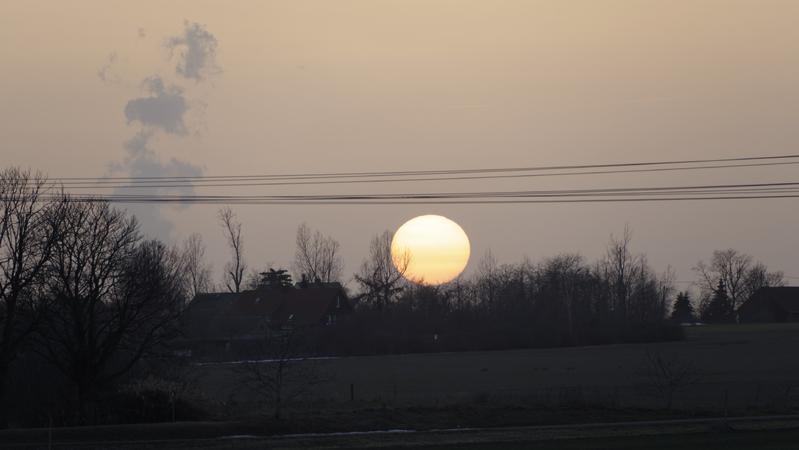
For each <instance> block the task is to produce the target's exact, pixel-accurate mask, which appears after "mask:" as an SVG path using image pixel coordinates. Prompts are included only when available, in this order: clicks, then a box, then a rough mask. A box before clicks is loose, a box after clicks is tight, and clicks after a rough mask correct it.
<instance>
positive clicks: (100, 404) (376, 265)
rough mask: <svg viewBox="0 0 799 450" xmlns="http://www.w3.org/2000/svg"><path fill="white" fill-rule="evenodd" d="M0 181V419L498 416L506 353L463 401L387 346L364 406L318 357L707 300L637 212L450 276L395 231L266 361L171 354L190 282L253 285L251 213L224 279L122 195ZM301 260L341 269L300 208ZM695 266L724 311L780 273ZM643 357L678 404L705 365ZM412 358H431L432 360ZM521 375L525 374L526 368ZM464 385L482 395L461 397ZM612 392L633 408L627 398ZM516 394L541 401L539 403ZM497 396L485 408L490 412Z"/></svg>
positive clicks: (1, 422) (538, 332) (641, 333)
mask: <svg viewBox="0 0 799 450" xmlns="http://www.w3.org/2000/svg"><path fill="white" fill-rule="evenodd" d="M0 193H2V195H0V426H3V427H5V426H7V425H11V426H14V427H41V426H75V425H102V424H120V423H144V422H177V421H193V420H231V419H240V418H242V416H259V417H260V416H262V415H264V414H266V415H268V416H269V417H271V419H270V420H271V421H272V422H270V423H271V424H272V425H270V426H273V427H274V429H275V430H289V429H293V428H292V427H293V426H294V425H292V424H293V423H298V419H297V417H301V418H302V420H303V421H304V423H306V424H310V425H306V426H305V428H302V430H304V431H312V430H314V429H318V430H324V429H329V428H328V426H327V425H326V424H325V422H324V421H323V420H322V421H319V422H314V421H312V420H310V418H311V417H312V416H309V415H308V411H312V410H317V411H318V410H322V411H324V412H325V413H329V414H330V415H331V416H325V417H333V416H335V415H336V414H338V412H340V411H342V405H347V406H346V407H345V408H344V409H345V410H347V409H349V410H350V413H348V415H347V417H351V418H352V420H353V421H354V422H349V425H340V426H339V425H337V426H336V427H334V428H335V429H342V430H343V429H347V427H357V426H359V425H358V423H357V420H356V419H355V418H357V417H358V414H356V413H353V412H352V411H368V413H366V414H367V415H369V416H375V414H374V411H373V409H374V408H378V410H379V411H382V412H383V413H386V414H388V412H389V411H395V413H391V414H396V416H391V415H389V416H390V417H393V418H391V419H390V420H387V421H386V422H380V423H378V424H376V423H373V422H369V425H368V426H367V427H372V426H378V425H380V426H382V425H385V426H390V425H391V424H394V425H397V426H399V425H401V424H402V423H405V422H404V420H405V419H401V420H400V419H397V417H410V416H413V415H414V414H416V413H415V412H414V411H415V410H414V409H413V408H427V409H421V410H417V412H418V411H421V412H419V413H418V414H417V415H416V416H415V417H416V418H417V419H418V421H419V422H420V423H421V422H422V421H423V420H424V419H423V417H425V416H427V417H436V415H437V414H438V413H437V412H436V411H439V410H437V409H435V408H443V409H441V410H440V411H444V412H443V413H441V417H442V420H441V423H442V424H444V425H446V426H449V424H450V422H448V421H447V420H445V419H444V417H445V416H448V415H450V414H451V413H452V410H451V408H456V407H458V406H456V405H458V404H461V405H462V404H470V402H472V401H476V402H477V404H479V405H483V406H482V407H480V408H479V410H480V411H482V412H480V413H478V414H477V416H476V417H479V420H478V419H476V420H474V421H468V423H469V424H474V425H478V424H480V423H483V424H486V423H487V422H486V421H487V420H489V419H492V420H495V421H498V422H495V423H489V425H499V424H500V422H502V421H506V423H510V422H513V420H511V418H510V417H509V416H505V415H502V414H499V413H498V412H497V411H499V409H497V408H506V409H507V408H509V407H511V406H512V405H511V404H508V403H504V402H503V401H502V399H501V397H496V396H495V395H493V394H487V395H486V396H485V399H484V400H481V399H482V398H483V394H482V392H483V391H484V390H486V388H485V387H480V386H487V384H490V383H491V382H492V380H494V378H492V377H491V376H486V374H493V372H494V371H502V370H507V367H505V368H503V367H502V366H496V365H494V364H492V363H484V364H483V363H479V362H478V363H476V364H477V365H479V367H471V368H470V370H472V369H473V370H477V371H478V372H477V373H472V372H469V374H468V375H467V374H464V375H463V377H464V379H466V380H472V381H475V380H477V381H475V383H476V385H472V386H471V387H470V388H469V389H470V390H466V391H465V392H461V393H458V394H453V396H454V398H456V400H455V401H446V400H441V404H438V405H436V404H433V405H430V404H429V402H427V401H426V400H422V399H429V398H433V397H435V396H431V392H433V391H432V390H428V391H425V390H421V391H420V392H418V393H417V394H416V397H413V398H412V399H410V400H409V401H408V402H403V403H402V404H399V403H395V404H392V402H396V400H397V398H398V397H400V396H402V395H403V394H401V393H399V392H398V390H399V391H402V390H404V389H405V387H404V386H403V384H404V380H398V379H396V376H394V375H391V374H390V373H383V374H382V375H381V370H384V369H386V367H390V365H388V364H390V360H388V359H387V360H381V361H379V362H378V363H377V364H372V365H371V366H369V365H368V364H367V367H366V368H365V369H364V370H365V371H364V372H362V373H361V375H360V376H364V374H366V376H369V377H371V378H372V379H373V381H372V382H373V383H375V385H379V386H380V388H379V390H380V391H381V392H382V394H381V395H380V396H376V397H375V396H372V397H370V398H368V400H365V401H366V402H367V404H358V405H357V408H355V409H354V410H353V404H352V403H350V404H347V403H346V402H356V401H360V400H359V399H361V398H362V396H363V392H364V390H365V391H366V392H368V391H369V389H371V388H370V387H369V384H368V383H362V382H354V381H353V380H352V379H348V378H347V376H346V375H345V374H346V372H344V374H342V373H341V372H337V369H336V368H335V367H336V364H335V363H334V362H333V361H344V360H320V361H316V360H314V359H313V358H314V357H318V356H337V357H341V356H348V355H386V354H405V353H416V352H418V353H431V352H432V353H437V352H449V351H485V350H501V349H514V348H535V347H555V346H565V347H574V346H583V345H595V344H610V343H633V342H663V341H678V340H680V339H682V338H683V328H682V327H680V326H679V325H678V322H680V321H683V319H685V318H686V317H687V318H689V319H693V318H694V315H695V314H694V304H693V303H692V302H691V301H690V300H689V299H687V297H686V294H681V295H680V297H679V299H680V300H679V301H678V302H677V305H678V307H676V308H672V307H671V304H672V302H673V301H674V297H675V294H676V292H675V289H674V286H673V275H672V274H671V272H669V271H667V272H666V273H664V274H660V275H658V274H656V273H655V272H654V271H653V269H652V268H651V267H650V266H649V265H648V263H647V261H646V258H645V257H644V256H643V255H636V254H635V253H633V252H632V250H631V247H630V240H631V235H630V233H629V232H628V231H626V230H625V232H624V234H623V235H622V237H621V238H618V239H616V238H612V239H611V242H610V244H609V245H608V249H607V253H606V255H605V256H604V257H603V258H601V259H600V260H599V261H596V262H594V263H588V262H586V261H585V260H584V259H583V258H582V257H581V256H579V255H560V256H556V257H553V258H550V259H547V260H544V261H543V262H540V263H533V262H527V261H526V262H523V263H521V264H515V265H499V264H497V263H496V262H495V261H494V259H493V258H492V257H491V255H490V254H488V255H486V257H485V258H483V260H482V261H481V262H480V264H479V268H478V270H477V272H476V274H475V275H474V277H472V278H471V279H457V280H455V281H453V282H452V283H449V284H447V285H444V286H438V287H430V286H422V285H413V284H410V283H408V282H406V281H404V278H403V276H402V275H403V270H402V264H395V261H392V259H391V255H390V251H389V248H390V240H391V235H390V234H389V233H384V234H382V235H378V236H376V237H375V238H374V239H373V240H372V242H371V245H370V248H369V254H368V256H367V258H366V259H365V261H364V263H363V265H362V267H361V268H360V270H359V272H358V273H357V274H356V275H355V284H356V285H357V292H355V293H353V295H351V297H352V299H353V302H354V306H355V312H354V313H353V314H352V315H350V317H348V318H347V319H346V320H342V321H340V322H338V323H336V324H335V325H334V326H326V327H321V328H319V327H316V328H314V327H307V328H304V327H296V326H291V324H287V323H274V324H269V327H270V331H269V333H266V334H265V336H266V337H264V339H263V342H261V344H263V345H262V348H263V350H262V353H261V354H260V355H261V357H260V358H257V359H262V360H268V361H266V362H264V361H260V362H259V361H249V362H247V361H245V362H241V363H239V364H236V365H234V366H231V367H227V366H223V368H222V369H220V368H219V367H216V366H203V365H199V364H198V362H197V361H195V360H193V359H191V358H190V357H187V356H186V355H178V354H176V353H175V352H174V350H175V347H174V345H173V344H174V342H175V341H176V339H179V338H180V337H181V316H182V315H183V312H184V311H185V309H186V307H187V305H188V304H189V302H190V301H191V299H192V298H193V297H194V296H195V295H196V294H199V293H204V292H208V291H213V290H222V289H224V290H228V291H230V292H235V293H237V292H240V291H241V290H242V289H246V288H248V286H249V287H252V286H253V285H256V287H257V283H258V277H257V273H258V271H252V270H250V271H249V272H248V266H247V263H246V261H245V258H244V241H243V238H242V236H243V233H242V224H241V223H239V222H237V220H236V216H235V214H233V213H232V211H230V210H228V209H226V210H222V211H221V212H220V215H219V220H220V223H221V225H222V227H223V231H224V236H225V238H226V240H227V242H228V243H229V246H230V250H231V260H230V262H229V263H228V264H227V266H226V269H225V273H224V277H223V280H222V282H221V283H220V286H221V287H215V286H214V283H213V282H212V281H211V274H210V270H209V269H208V264H207V263H206V262H205V261H204V258H203V255H204V247H203V244H202V241H201V239H200V238H199V237H198V236H196V235H195V236H191V237H189V238H188V239H187V240H186V241H185V242H184V243H183V244H181V245H177V246H172V245H167V244H164V243H162V242H159V241H157V240H152V239H147V238H146V237H144V236H142V234H141V233H140V231H139V228H138V224H137V222H136V220H135V218H133V217H131V216H129V215H128V214H127V213H126V212H125V211H123V210H120V209H116V208H114V207H112V206H111V205H109V204H108V203H107V202H103V201H86V200H82V201H74V200H73V199H71V198H70V197H69V196H67V195H64V194H62V193H60V192H58V191H57V190H56V188H55V187H54V186H53V185H52V184H51V183H49V182H48V181H47V180H46V179H45V178H43V177H41V176H39V175H35V174H31V173H30V172H26V171H21V170H17V169H10V170H5V171H3V172H0ZM294 271H295V273H296V274H297V275H298V276H302V277H303V278H304V279H310V280H318V281H319V282H334V281H341V276H342V275H341V274H342V265H341V260H340V256H339V255H338V243H337V242H336V241H335V240H333V239H332V238H330V237H326V236H323V235H321V233H319V232H315V233H314V232H312V231H311V230H310V229H308V228H307V226H305V225H302V226H301V227H300V229H299V230H298V233H297V256H296V260H295V262H294ZM697 271H698V273H700V274H701V277H702V283H703V284H702V286H704V287H705V288H706V289H704V290H703V296H702V298H701V299H700V302H699V303H698V305H697V306H698V307H699V308H698V309H699V313H700V314H701V315H703V317H705V318H706V319H707V320H710V321H719V322H723V321H728V320H730V317H731V316H732V314H733V312H734V308H735V307H736V306H737V305H738V304H740V302H741V301H742V300H743V299H744V298H745V296H746V293H747V292H753V291H754V290H756V289H757V288H758V287H762V286H769V285H777V284H780V283H781V275H780V274H778V273H771V272H768V271H767V270H766V268H765V266H763V265H762V264H759V263H754V262H753V261H752V260H751V258H749V257H747V256H746V255H740V254H738V253H737V252H734V251H726V252H717V253H716V254H715V255H714V257H713V260H712V261H711V262H710V263H708V264H700V265H699V266H697ZM278 272H279V273H281V274H283V275H281V276H282V277H285V279H282V280H283V281H281V282H285V283H290V277H289V276H288V274H287V273H285V272H281V271H278ZM278 272H274V271H273V272H271V273H278ZM670 316H671V318H670ZM441 355H447V354H446V353H441ZM374 358H380V357H379V356H375V357H374ZM486 359H487V360H490V359H491V358H490V357H486ZM634 359H635V361H636V362H635V364H636V365H643V367H637V368H636V370H639V371H642V373H644V374H645V376H646V377H648V378H649V379H650V381H649V383H650V384H651V386H652V388H653V389H654V390H656V391H657V392H658V393H657V395H658V398H659V400H658V402H659V403H660V402H662V403H660V405H661V407H663V408H665V409H666V410H671V409H672V405H673V400H674V397H675V394H676V392H677V391H678V390H680V389H682V388H684V387H687V386H689V385H691V384H694V383H696V382H697V377H696V374H695V373H694V370H693V368H692V366H691V364H690V362H685V361H682V360H680V359H679V358H677V359H675V358H674V357H673V355H666V354H661V353H657V352H653V353H649V354H646V355H645V354H644V353H642V352H637V353H636V356H635V358H634ZM354 361H361V360H358V359H355V360H354ZM610 361H618V360H613V359H610ZM427 362H428V363H429V361H427ZM417 363H418V364H421V365H422V366H420V367H423V365H424V364H425V363H426V362H425V361H420V362H417ZM568 364H572V363H568ZM568 364H567V367H568ZM620 364H621V363H620ZM338 367H342V366H338ZM220 370H222V371H227V372H225V373H222V372H220ZM544 370H548V369H544ZM422 373H426V372H424V371H423V372H422ZM220 374H221V375H222V376H221V378H220ZM526 375H529V374H526ZM607 375H608V374H604V375H603V376H607ZM392 376H394V377H395V378H393V379H392ZM439 376H440V374H436V373H427V374H426V375H425V377H426V378H424V379H423V380H422V381H423V382H433V383H432V384H436V380H439V378H438V377H439ZM450 376H451V375H447V377H450ZM215 377H216V378H215ZM475 377H477V378H475ZM521 380H522V381H521V383H522V384H523V385H530V383H531V382H530V380H529V379H527V378H524V377H523V378H521ZM331 383H333V385H331ZM335 383H338V384H335ZM453 384H454V385H457V383H453ZM398 385H399V387H398ZM325 386H327V387H325ZM331 386H335V387H331ZM392 386H393V387H392ZM474 386H478V387H476V388H475V387H474ZM500 387H501V386H500ZM324 389H328V391H325V390H324ZM581 389H582V388H581ZM488 390H490V389H488ZM220 392H224V393H225V394H224V397H220V394H219V393H220ZM242 392H247V394H242ZM330 392H335V394H331V393H330ZM388 392H393V393H392V394H388ZM563 392H565V394H563V395H562V396H561V397H562V398H561V400H562V401H559V402H560V403H557V404H555V405H543V406H545V407H547V408H552V407H554V408H562V407H569V408H571V407H574V408H582V407H584V406H586V405H585V404H582V403H580V402H581V401H583V400H580V398H581V397H580V395H578V394H575V393H574V392H571V391H568V390H566V391H563ZM788 394H790V391H789V392H788ZM237 395H238V396H239V398H240V397H241V396H242V395H246V396H247V398H248V401H247V402H246V403H247V404H246V405H244V406H243V405H242V403H241V401H240V400H238V399H237ZM342 395H343V398H341V397H340V396H342ZM464 395H465V396H466V397H470V398H471V400H469V401H467V402H465V403H464V400H463V397H464ZM511 395H513V394H512V393H511ZM559 395H560V394H559ZM786 395H787V394H786ZM389 399H392V400H389ZM436 401H437V402H438V401H439V400H436ZM571 401H575V402H576V403H569V402H571ZM342 402H343V403H342ZM531 404H536V403H531ZM536 405H538V406H537V407H541V406H542V405H540V404H536ZM595 406H596V405H595ZM599 406H602V407H603V408H605V407H607V405H605V404H601V405H599ZM611 406H612V408H613V409H614V410H622V411H623V410H624V408H627V407H628V406H624V407H623V408H622V409H619V408H618V407H617V406H618V405H616V406H613V405H611ZM430 408H432V409H430ZM521 408H522V410H523V411H530V412H531V413H533V411H534V410H533V409H532V407H531V406H525V405H522V406H521ZM465 410H468V411H471V410H470V409H469V407H466V409H465ZM492 410H493V411H495V413H493V414H491V415H490V416H489V415H485V414H483V412H486V411H492ZM509 411H512V410H509ZM536 411H537V410H536ZM469 414H472V413H469ZM525 414H526V413H525ZM534 414H538V413H537V412H534ZM407 415H410V416H407ZM522 416H524V414H522ZM377 417H381V416H379V415H378V416H377ZM417 419H414V420H417ZM525 420H527V419H525ZM581 420H582V419H581ZM334 422H335V420H334ZM412 422H413V421H412ZM522 422H523V421H522ZM414 423H415V422H414ZM520 423H521V422H520ZM365 426H366V425H365ZM391 426H393V425H391ZM309 427H310V428H309Z"/></svg>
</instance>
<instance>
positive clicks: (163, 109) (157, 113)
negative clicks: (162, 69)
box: [125, 75, 189, 136]
mask: <svg viewBox="0 0 799 450" xmlns="http://www.w3.org/2000/svg"><path fill="white" fill-rule="evenodd" d="M143 85H144V86H145V88H146V90H147V92H148V93H149V94H150V95H149V96H147V97H139V98H134V99H132V100H130V101H128V103H127V104H126V105H125V118H126V119H127V121H128V124H130V123H132V122H139V123H140V124H141V125H142V126H144V127H151V128H155V129H160V130H162V131H164V132H165V133H169V134H177V135H181V136H182V135H185V134H187V129H186V124H185V123H184V120H183V118H184V116H185V115H186V111H188V110H189V106H188V103H187V102H186V98H185V97H184V96H183V90H182V89H181V88H180V87H178V86H175V85H170V86H166V85H164V81H163V80H162V79H161V77H159V76H157V75H156V76H152V77H149V78H146V79H145V80H144V82H143Z"/></svg>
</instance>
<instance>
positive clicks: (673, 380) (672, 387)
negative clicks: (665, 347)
mask: <svg viewBox="0 0 799 450" xmlns="http://www.w3.org/2000/svg"><path fill="white" fill-rule="evenodd" d="M642 375H644V376H645V377H647V378H648V380H649V383H650V384H651V386H652V387H653V388H654V389H655V391H656V392H657V393H658V395H660V396H661V397H662V398H663V400H664V402H665V406H666V408H667V409H671V407H672V405H673V404H674V395H675V394H676V393H677V392H678V391H680V390H683V389H685V388H687V387H689V386H691V385H692V384H694V383H696V382H697V381H698V380H699V375H698V371H697V370H696V368H695V367H694V365H693V364H691V363H690V362H689V361H685V360H683V359H681V358H680V357H679V356H677V355H676V354H670V355H666V354H664V353H663V352H661V351H651V350H649V349H647V351H646V361H645V365H644V368H643V370H642Z"/></svg>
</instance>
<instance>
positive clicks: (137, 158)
mask: <svg viewBox="0 0 799 450" xmlns="http://www.w3.org/2000/svg"><path fill="white" fill-rule="evenodd" d="M153 136H154V135H153V133H152V132H150V131H145V130H141V131H139V132H138V133H136V134H135V135H133V137H131V138H130V139H128V140H127V141H125V150H126V151H127V153H128V156H127V158H126V159H125V161H124V163H123V164H121V165H119V166H117V169H118V170H124V171H125V172H127V173H129V174H130V176H132V177H196V176H200V175H202V173H203V170H202V168H201V167H200V166H197V165H194V164H191V163H189V162H186V161H182V160H179V159H176V158H171V159H169V160H168V161H167V162H163V161H161V159H160V158H159V157H158V155H157V154H156V153H155V151H153V150H152V149H151V148H150V141H151V139H152V138H153ZM159 190H164V191H172V192H179V193H184V194H188V193H190V192H192V191H193V189H192V188H191V187H186V188H159Z"/></svg>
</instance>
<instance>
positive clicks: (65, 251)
mask: <svg viewBox="0 0 799 450" xmlns="http://www.w3.org/2000/svg"><path fill="white" fill-rule="evenodd" d="M47 269H48V273H47V275H48V280H47V292H48V295H49V296H50V298H51V299H52V302H53V303H52V306H51V312H50V313H49V314H47V315H46V316H45V317H46V324H45V326H43V327H41V336H42V338H43V339H42V345H41V346H40V347H41V350H42V352H43V355H44V356H45V357H46V358H47V359H48V360H49V361H50V362H51V363H52V364H53V365H54V366H55V367H57V368H58V369H59V370H60V371H62V372H63V373H64V375H66V377H67V378H68V379H69V380H71V381H72V382H73V384H74V386H75V388H76V391H77V400H78V412H79V414H80V416H81V418H82V419H85V413H86V409H85V406H86V404H87V403H86V401H87V400H91V399H92V395H93V394H94V393H95V392H96V391H97V390H98V389H100V388H102V387H103V386H107V385H108V384H109V383H110V382H112V381H113V380H115V379H117V378H118V377H120V376H121V375H123V374H125V373H126V372H128V371H129V370H130V369H131V368H133V367H134V365H135V364H136V363H137V362H138V361H139V360H140V359H141V358H142V357H143V356H145V355H147V354H149V353H151V352H154V351H156V350H158V349H159V348H162V345H164V344H165V343H166V341H167V340H168V339H170V338H171V337H173V336H174V334H173V332H174V329H175V328H174V326H175V325H176V319H177V316H178V314H179V312H180V310H181V307H182V305H183V303H184V301H185V284H186V283H185V273H184V271H183V264H182V261H181V258H180V255H179V254H178V253H177V252H176V251H174V249H169V248H167V247H166V246H165V245H164V244H162V243H160V242H157V241H144V242H142V241H141V238H140V235H139V232H138V226H137V223H136V221H135V219H134V218H133V217H128V216H127V215H126V214H125V213H124V212H122V211H120V210H117V209H113V208H111V207H110V206H109V205H108V204H107V203H104V202H70V203H68V205H67V207H66V208H65V214H64V223H63V226H62V231H61V232H60V233H59V234H58V239H57V241H56V242H55V245H54V246H53V256H52V258H51V259H50V262H49V264H48V267H47Z"/></svg>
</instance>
